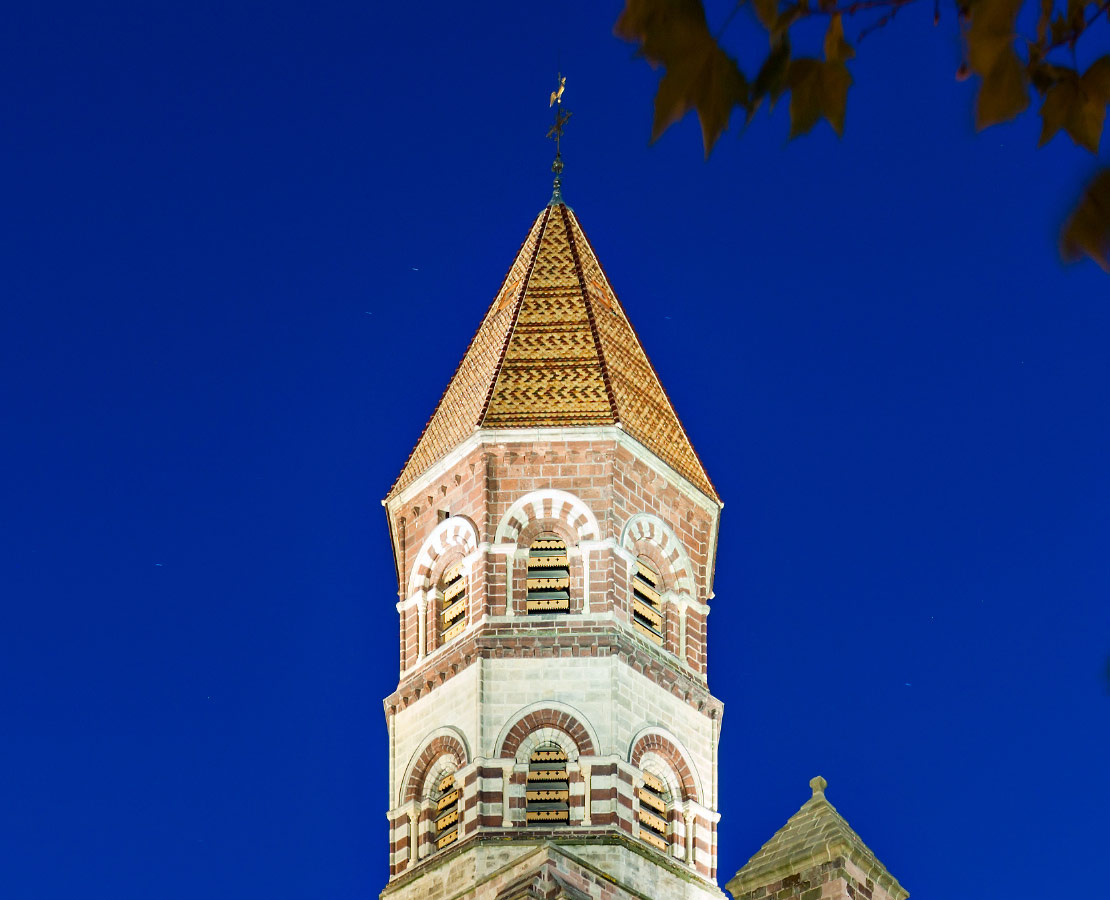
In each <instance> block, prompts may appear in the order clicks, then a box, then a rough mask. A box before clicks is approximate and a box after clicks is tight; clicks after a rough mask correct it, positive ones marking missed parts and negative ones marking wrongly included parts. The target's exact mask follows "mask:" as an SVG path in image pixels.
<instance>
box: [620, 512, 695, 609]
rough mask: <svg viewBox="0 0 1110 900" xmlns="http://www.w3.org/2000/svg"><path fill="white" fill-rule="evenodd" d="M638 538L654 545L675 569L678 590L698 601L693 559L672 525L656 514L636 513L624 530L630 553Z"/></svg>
mask: <svg viewBox="0 0 1110 900" xmlns="http://www.w3.org/2000/svg"><path fill="white" fill-rule="evenodd" d="M636 541H647V542H648V543H650V544H654V545H655V546H656V547H657V548H658V549H659V552H660V553H661V554H662V555H663V558H664V559H666V560H667V562H668V563H670V566H671V569H672V570H673V571H674V574H675V579H676V581H675V585H674V590H675V591H676V592H677V593H679V594H686V595H688V596H689V598H690V599H691V600H697V597H698V594H697V588H696V586H695V584H694V564H693V563H692V562H691V561H690V557H689V555H688V554H687V553H686V548H685V547H683V546H682V542H681V541H679V539H678V538H677V537H675V533H674V531H673V530H672V529H671V526H670V525H668V524H667V523H666V522H664V521H663V520H662V519H660V518H659V516H657V515H655V514H654V513H636V515H634V516H632V517H631V518H630V519H629V520H628V521H627V522H625V524H624V530H623V531H622V532H621V547H622V548H624V549H625V550H627V551H628V552H629V553H635V545H636Z"/></svg>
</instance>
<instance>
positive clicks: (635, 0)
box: [613, 0, 712, 66]
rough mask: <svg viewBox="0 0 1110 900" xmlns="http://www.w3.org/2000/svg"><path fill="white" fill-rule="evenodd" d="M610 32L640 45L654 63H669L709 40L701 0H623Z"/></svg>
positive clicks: (666, 64) (642, 51)
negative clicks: (619, 12) (622, 5)
mask: <svg viewBox="0 0 1110 900" xmlns="http://www.w3.org/2000/svg"><path fill="white" fill-rule="evenodd" d="M613 33H614V34H615V35H616V36H617V37H619V38H622V39H623V40H626V41H629V42H631V43H635V44H639V45H640V53H642V54H643V56H644V57H645V58H646V59H647V60H648V62H650V63H651V64H652V65H653V66H657V65H662V66H670V65H672V64H673V63H674V62H676V61H678V60H680V59H682V58H683V57H686V56H689V55H690V53H692V52H696V51H697V50H698V49H699V48H701V47H702V46H703V45H704V43H705V41H706V40H707V39H708V40H712V35H711V34H710V33H709V25H708V23H707V22H706V20H705V8H704V7H703V6H702V5H701V0H625V4H624V9H623V10H621V14H620V16H619V17H618V18H617V23H616V25H614V26H613Z"/></svg>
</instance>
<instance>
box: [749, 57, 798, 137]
mask: <svg viewBox="0 0 1110 900" xmlns="http://www.w3.org/2000/svg"><path fill="white" fill-rule="evenodd" d="M789 70H790V42H789V41H787V40H785V39H783V40H781V41H779V42H778V43H777V44H775V45H774V46H773V47H772V48H771V52H770V53H768V54H767V58H766V59H765V60H763V65H761V66H760V67H759V72H758V73H756V76H755V81H754V82H753V83H752V96H751V102H750V103H749V105H748V121H751V117H752V116H753V115H755V111H756V108H757V107H758V106H759V103H760V101H762V100H763V98H764V97H770V98H771V104H772V105H774V104H775V102H777V101H778V99H779V97H780V96H782V92H783V91H784V90H785V89H786V77H787V73H788V72H789Z"/></svg>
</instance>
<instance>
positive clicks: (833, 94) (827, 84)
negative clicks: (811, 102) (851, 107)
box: [821, 62, 852, 137]
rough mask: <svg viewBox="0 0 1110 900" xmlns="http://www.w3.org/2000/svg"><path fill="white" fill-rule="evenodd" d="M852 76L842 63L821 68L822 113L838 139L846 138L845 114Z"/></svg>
mask: <svg viewBox="0 0 1110 900" xmlns="http://www.w3.org/2000/svg"><path fill="white" fill-rule="evenodd" d="M851 86H852V76H851V75H849V74H848V67H847V66H846V65H844V63H842V62H828V63H825V64H824V65H823V66H822V67H821V112H822V114H823V115H824V116H825V118H826V119H828V120H829V124H830V125H832V127H833V131H835V132H836V136H837V137H843V136H844V113H845V111H846V110H847V108H848V88H850V87H851Z"/></svg>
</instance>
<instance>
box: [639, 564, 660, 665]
mask: <svg viewBox="0 0 1110 900" xmlns="http://www.w3.org/2000/svg"><path fill="white" fill-rule="evenodd" d="M659 588H660V578H659V573H658V572H656V571H655V569H653V568H652V567H651V566H649V565H648V564H647V563H646V562H644V561H643V560H642V559H638V560H636V563H635V568H634V571H633V575H632V624H633V625H634V626H635V628H636V630H637V631H638V632H640V634H642V635H643V636H644V637H646V638H647V639H648V640H649V641H653V642H654V643H656V644H660V645H661V644H662V643H663V633H664V631H663V600H662V598H661V597H660V595H659Z"/></svg>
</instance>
